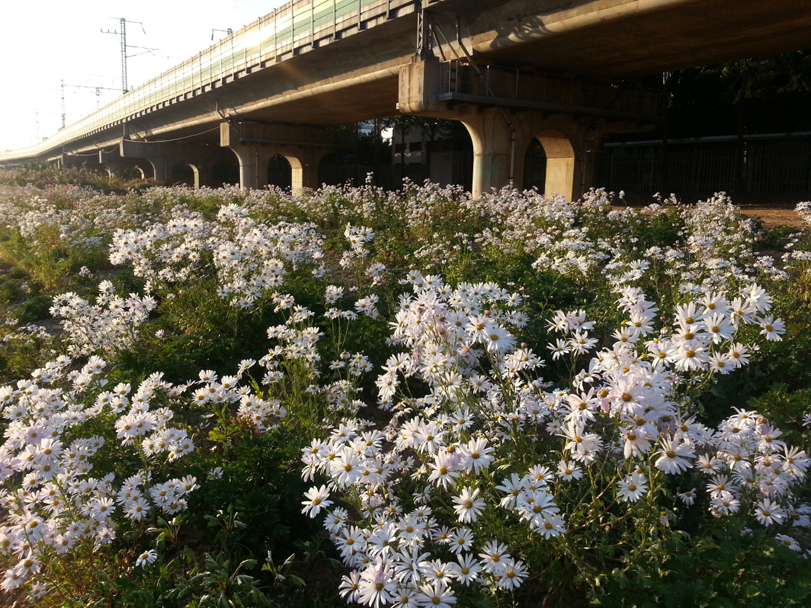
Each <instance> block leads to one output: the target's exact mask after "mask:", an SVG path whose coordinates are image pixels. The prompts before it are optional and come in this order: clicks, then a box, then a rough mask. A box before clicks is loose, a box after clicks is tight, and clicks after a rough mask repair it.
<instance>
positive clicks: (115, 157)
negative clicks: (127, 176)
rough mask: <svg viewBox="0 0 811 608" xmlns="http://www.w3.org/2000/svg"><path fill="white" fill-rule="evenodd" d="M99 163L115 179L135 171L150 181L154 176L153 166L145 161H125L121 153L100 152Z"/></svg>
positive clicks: (115, 151)
mask: <svg viewBox="0 0 811 608" xmlns="http://www.w3.org/2000/svg"><path fill="white" fill-rule="evenodd" d="M99 163H100V164H101V166H103V167H104V168H105V169H106V170H107V172H108V173H109V174H110V175H111V176H113V177H123V176H124V173H125V172H126V171H128V170H135V171H137V172H138V173H139V174H140V178H141V179H149V178H150V177H151V176H152V173H151V171H152V166H151V165H150V164H149V163H148V162H147V161H146V160H144V159H137V160H133V159H124V158H122V157H121V155H120V154H119V151H118V150H117V149H116V150H113V151H109V152H108V151H105V150H99Z"/></svg>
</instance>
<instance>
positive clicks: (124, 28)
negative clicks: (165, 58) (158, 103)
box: [101, 17, 158, 93]
mask: <svg viewBox="0 0 811 608" xmlns="http://www.w3.org/2000/svg"><path fill="white" fill-rule="evenodd" d="M118 21H119V24H120V28H121V31H118V30H101V33H102V34H115V35H116V36H118V38H119V40H121V92H122V93H126V92H127V91H128V90H129V87H128V86H127V59H128V58H129V57H137V55H127V49H143V51H144V53H151V52H152V51H157V50H158V49H148V48H146V47H142V46H132V45H128V44H127V23H137V24H138V25H140V26H141V31H142V32H143V33H144V35H146V30H145V29H144V24H143V23H141V22H140V21H128V20H127V19H125V18H124V17H121V18H120V19H119V20H118ZM142 54H143V53H138V55H142Z"/></svg>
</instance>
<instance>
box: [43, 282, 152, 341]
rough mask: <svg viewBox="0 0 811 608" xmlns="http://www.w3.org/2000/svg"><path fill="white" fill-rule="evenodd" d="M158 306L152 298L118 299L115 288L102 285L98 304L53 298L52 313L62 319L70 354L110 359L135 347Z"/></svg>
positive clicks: (64, 296)
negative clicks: (143, 328)
mask: <svg viewBox="0 0 811 608" xmlns="http://www.w3.org/2000/svg"><path fill="white" fill-rule="evenodd" d="M156 305H157V302H156V301H155V299H154V298H153V297H151V296H144V297H141V296H139V295H137V294H134V293H131V294H130V295H129V297H128V298H122V297H121V296H117V295H115V294H114V288H113V284H112V283H111V282H110V281H102V282H101V283H100V284H99V295H98V297H97V298H96V303H95V304H90V303H89V302H87V300H84V299H83V298H80V297H79V296H78V295H76V294H75V293H70V292H69V293H64V294H62V295H59V296H55V297H54V305H53V306H52V307H51V309H50V313H51V315H52V316H53V317H54V318H57V319H63V321H62V329H63V330H64V331H65V333H66V334H68V336H69V338H70V346H69V350H70V352H71V354H73V355H91V354H106V355H109V354H112V353H115V352H118V351H119V350H122V349H126V348H129V347H131V346H132V345H133V344H134V343H135V340H136V337H137V330H138V327H139V326H141V325H143V324H144V323H145V322H146V321H147V319H148V318H149V313H150V312H152V310H154V309H155V306H156Z"/></svg>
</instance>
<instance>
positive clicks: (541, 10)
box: [443, 0, 811, 80]
mask: <svg viewBox="0 0 811 608" xmlns="http://www.w3.org/2000/svg"><path fill="white" fill-rule="evenodd" d="M455 1H456V2H457V3H459V2H462V0H455ZM476 5H477V6H479V5H480V6H479V10H480V14H479V16H478V17H476V18H475V19H474V20H473V21H472V23H471V29H472V30H473V31H474V32H475V31H476V30H478V31H481V32H483V33H481V34H477V33H473V34H472V42H473V46H474V48H475V49H476V51H478V52H479V53H480V54H481V56H482V57H486V58H487V59H490V60H492V61H494V62H495V63H500V64H506V65H516V66H534V67H536V68H539V69H546V70H551V71H556V72H561V73H562V72H566V73H573V74H577V75H579V76H586V77H595V78H604V79H610V80H616V79H622V78H628V77H633V76H643V75H647V74H655V73H661V72H665V71H674V70H679V69H684V68H691V67H698V66H704V65H713V64H717V63H725V62H728V61H735V60H739V59H747V58H752V57H764V56H768V55H775V54H778V53H788V52H792V51H797V50H802V49H806V48H809V45H811V37H809V32H811V5H810V4H809V2H808V0H777V1H774V2H764V1H762V0H734V1H733V2H730V0H638V1H633V2H632V1H628V0H568V1H567V0H552V1H548V2H538V1H534V0H513V1H510V2H506V3H503V2H498V1H494V0H482V1H478V2H476ZM443 10H445V11H446V12H445V14H446V15H448V16H450V14H451V13H452V12H453V10H454V5H453V4H452V5H448V6H447V7H445V6H443ZM446 21H448V20H447V19H446Z"/></svg>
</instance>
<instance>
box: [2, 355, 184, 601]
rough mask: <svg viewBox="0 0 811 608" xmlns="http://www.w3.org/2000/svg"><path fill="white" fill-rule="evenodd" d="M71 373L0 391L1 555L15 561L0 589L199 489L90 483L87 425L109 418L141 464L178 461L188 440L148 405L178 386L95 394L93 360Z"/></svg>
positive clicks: (109, 479)
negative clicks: (1, 435) (1, 429)
mask: <svg viewBox="0 0 811 608" xmlns="http://www.w3.org/2000/svg"><path fill="white" fill-rule="evenodd" d="M71 364H72V361H71V359H69V358H68V357H64V356H63V357H59V358H58V359H56V360H54V361H50V362H48V363H47V364H46V365H45V366H44V367H43V368H41V369H37V370H35V371H34V373H33V374H32V377H31V379H30V380H20V381H19V382H18V383H17V385H16V388H15V387H12V386H5V387H2V388H0V407H2V417H3V418H4V419H5V420H6V421H7V424H8V426H7V429H6V432H5V437H6V440H5V442H4V443H3V445H2V446H0V479H2V489H0V506H2V508H3V509H4V510H5V511H6V512H7V514H8V517H7V521H6V523H5V524H4V525H3V526H2V527H0V552H2V553H4V554H6V555H12V556H15V557H16V558H17V559H18V560H19V563H17V565H15V566H14V567H12V568H10V569H8V570H7V571H6V572H5V574H4V576H3V580H2V583H0V588H2V589H5V590H10V589H14V588H15V587H18V586H20V585H21V584H23V582H25V581H26V579H27V578H28V577H30V576H33V577H36V575H37V573H38V572H39V570H40V568H41V566H42V558H43V557H44V556H51V555H54V554H56V555H63V554H69V553H70V552H71V551H73V550H74V549H79V548H80V547H85V548H86V547H87V546H88V544H89V545H90V546H91V547H92V546H95V547H99V546H102V545H105V544H108V543H110V542H112V540H113V539H114V538H115V537H116V528H117V525H118V521H120V519H121V517H123V518H125V519H129V520H132V521H140V520H142V519H143V518H144V517H146V516H147V515H148V514H149V512H150V511H152V510H153V509H160V510H161V511H162V512H163V513H166V514H172V513H178V512H179V511H182V510H184V509H185V508H186V506H187V502H186V496H187V495H188V494H189V493H190V492H192V491H193V490H195V489H196V488H197V487H198V486H197V483H196V479H195V478H194V477H192V476H185V477H182V478H173V479H167V480H165V481H162V482H158V481H155V480H153V479H152V476H151V474H150V473H148V472H145V471H141V472H139V473H137V474H135V475H132V476H129V477H126V478H124V479H121V480H118V479H117V476H116V475H115V474H113V473H110V474H107V475H104V476H103V477H99V478H97V477H93V476H92V471H93V469H94V464H93V457H94V455H95V454H96V453H97V452H98V451H99V450H100V449H101V448H102V447H104V445H105V440H104V439H103V438H102V437H100V436H93V437H81V434H82V433H81V429H82V428H83V425H84V424H85V423H86V422H88V421H91V420H95V421H97V422H98V423H101V424H107V422H106V421H108V420H110V419H111V418H112V424H113V426H114V428H115V431H116V434H117V438H118V439H119V440H120V444H121V446H122V447H124V448H128V447H129V448H130V449H139V450H140V451H141V454H142V455H143V458H144V459H145V461H148V462H153V463H157V464H159V463H160V460H159V458H160V457H161V455H163V454H166V455H167V456H166V460H168V461H172V460H177V459H179V458H180V457H182V456H183V455H185V454H188V453H190V452H191V451H193V450H194V445H193V443H192V441H191V438H190V437H189V436H188V434H187V432H186V431H185V430H183V429H179V428H173V427H171V426H170V425H169V421H170V420H171V419H172V417H173V413H172V411H171V410H170V409H169V408H167V407H157V406H155V405H153V403H154V402H161V401H163V400H165V399H166V398H172V397H177V396H179V395H180V394H181V393H182V392H183V390H184V389H185V388H186V387H185V386H172V385H171V384H169V383H167V382H165V381H163V380H162V377H161V374H154V375H153V376H150V377H149V378H147V379H146V380H145V381H144V382H142V383H141V384H140V385H139V386H138V388H137V389H136V390H135V392H131V387H130V386H129V385H127V384H123V383H122V384H118V385H116V386H115V387H114V388H113V389H112V390H101V389H103V388H104V387H105V385H106V382H107V380H106V378H105V377H104V373H103V370H104V368H105V366H106V364H105V362H104V361H103V360H102V359H100V358H98V357H90V359H89V360H88V361H87V363H86V364H85V365H84V366H83V367H81V368H79V369H73V370H71V369H70V368H71ZM94 395H95V396H94ZM87 403H90V405H87ZM77 435H79V437H78V438H77ZM37 588H39V587H37Z"/></svg>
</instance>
